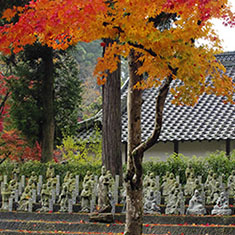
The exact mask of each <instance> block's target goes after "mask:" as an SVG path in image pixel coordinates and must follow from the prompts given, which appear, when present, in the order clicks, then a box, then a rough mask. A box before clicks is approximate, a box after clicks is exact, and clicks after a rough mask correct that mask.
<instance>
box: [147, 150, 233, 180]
mask: <svg viewBox="0 0 235 235" xmlns="http://www.w3.org/2000/svg"><path fill="white" fill-rule="evenodd" d="M188 165H191V166H192V168H193V169H194V172H195V175H196V176H199V175H201V176H202V181H203V182H205V180H206V178H207V176H208V172H209V170H210V169H212V170H213V171H214V172H215V173H217V175H222V174H224V175H225V178H228V176H229V175H230V174H231V172H232V170H233V169H235V151H233V152H232V153H231V155H230V157H228V156H226V154H225V152H219V151H218V152H215V153H213V154H210V155H209V156H207V157H196V156H194V157H192V158H189V157H185V156H184V155H182V154H179V155H171V156H169V157H168V159H167V160H166V161H157V162H152V161H149V162H145V163H143V171H144V174H146V173H147V172H148V171H151V172H154V174H155V175H159V176H163V175H165V174H166V172H167V171H169V172H173V173H174V175H175V176H177V175H178V176H179V177H180V182H181V183H183V184H184V183H186V177H185V170H186V168H187V166H188Z"/></svg>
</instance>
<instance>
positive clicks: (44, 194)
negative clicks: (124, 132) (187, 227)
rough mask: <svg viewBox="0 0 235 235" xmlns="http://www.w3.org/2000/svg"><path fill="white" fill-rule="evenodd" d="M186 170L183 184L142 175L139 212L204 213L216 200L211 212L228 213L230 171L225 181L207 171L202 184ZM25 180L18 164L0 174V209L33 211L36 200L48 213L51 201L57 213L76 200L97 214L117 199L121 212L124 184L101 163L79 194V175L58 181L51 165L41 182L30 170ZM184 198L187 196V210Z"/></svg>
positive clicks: (169, 175) (175, 179) (171, 178)
mask: <svg viewBox="0 0 235 235" xmlns="http://www.w3.org/2000/svg"><path fill="white" fill-rule="evenodd" d="M185 175H186V179H187V182H186V184H185V185H184V186H182V185H181V184H180V181H179V178H178V177H175V176H174V174H173V173H169V172H167V173H166V175H165V176H163V177H162V184H161V185H160V183H159V181H160V180H159V177H155V175H154V173H153V172H149V173H148V174H147V175H146V176H145V177H144V179H143V186H144V190H143V193H144V195H143V196H144V197H143V198H144V212H145V213H161V208H160V205H162V204H164V206H165V213H166V214H185V211H186V213H187V214H192V213H195V214H205V211H206V210H205V205H206V204H210V205H215V206H214V210H212V213H213V214H231V213H232V211H231V209H229V203H228V198H229V197H230V198H231V197H234V191H235V190H234V183H235V171H233V172H232V175H231V176H229V178H228V180H227V184H226V185H225V184H224V183H223V179H222V180H221V177H220V178H218V177H217V175H216V174H215V173H213V172H212V171H210V172H209V174H208V177H207V180H206V181H205V183H204V184H202V182H201V179H200V177H195V174H194V171H193V170H192V169H190V168H187V170H186V172H185ZM24 181H25V179H24V177H21V180H19V171H18V168H15V169H14V170H13V178H12V179H11V180H10V181H9V182H8V181H7V179H6V178H5V177H2V183H1V195H2V209H4V210H7V209H9V208H10V205H11V207H12V205H13V203H16V204H17V210H23V211H30V210H31V211H32V210H33V205H35V204H37V205H39V206H38V208H36V210H38V211H45V212H48V211H53V205H55V204H56V205H59V207H60V209H59V210H60V211H61V212H72V210H73V205H74V204H81V209H80V211H81V212H92V211H95V210H97V211H98V212H100V213H102V212H110V211H115V205H116V204H118V203H122V204H123V205H124V206H123V212H124V211H125V197H126V192H125V187H123V189H121V190H120V187H119V177H118V176H116V178H115V179H114V178H113V177H112V175H111V173H110V171H106V169H105V167H102V169H101V175H100V177H99V178H98V177H97V176H94V175H93V174H92V173H91V172H89V171H88V172H87V174H86V175H85V177H84V179H83V181H82V183H80V185H81V187H82V190H81V193H79V176H78V175H76V176H75V175H73V173H71V172H67V173H66V175H65V177H64V179H63V183H62V184H61V185H60V181H61V179H60V176H59V175H55V170H54V168H53V166H51V165H50V166H49V167H48V169H47V172H46V176H45V179H44V183H43V179H42V176H37V175H36V174H35V172H32V173H31V176H30V177H29V179H28V180H27V184H26V183H25V182H24ZM231 192H232V193H231ZM190 198H191V199H190ZM188 199H190V201H189V206H188V209H187V210H186V207H185V204H186V200H188ZM161 207H162V206H161Z"/></svg>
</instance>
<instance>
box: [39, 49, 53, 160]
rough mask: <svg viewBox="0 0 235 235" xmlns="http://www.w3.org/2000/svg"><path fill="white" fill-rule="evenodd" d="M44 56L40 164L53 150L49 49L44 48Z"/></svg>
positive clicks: (50, 53)
mask: <svg viewBox="0 0 235 235" xmlns="http://www.w3.org/2000/svg"><path fill="white" fill-rule="evenodd" d="M44 49H45V50H44V52H45V53H44V55H43V56H42V59H43V63H44V68H43V69H44V72H43V74H44V76H43V78H42V108H43V110H42V112H43V123H42V159H41V161H42V162H48V161H50V160H52V156H53V149H54V132H55V123H54V107H53V102H54V96H53V90H54V87H53V85H54V78H53V51H52V49H51V48H48V47H44Z"/></svg>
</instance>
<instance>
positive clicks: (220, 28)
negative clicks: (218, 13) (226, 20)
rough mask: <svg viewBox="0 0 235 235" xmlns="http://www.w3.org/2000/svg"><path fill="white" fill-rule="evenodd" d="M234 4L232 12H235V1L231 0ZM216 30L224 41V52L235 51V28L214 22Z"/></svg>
mask: <svg viewBox="0 0 235 235" xmlns="http://www.w3.org/2000/svg"><path fill="white" fill-rule="evenodd" d="M229 2H230V4H232V10H233V12H235V0H229ZM213 23H214V29H215V30H216V31H217V33H218V35H219V38H220V39H222V40H223V42H222V46H223V50H224V51H235V27H233V28H230V27H229V26H227V27H226V26H224V25H223V24H222V21H219V20H213Z"/></svg>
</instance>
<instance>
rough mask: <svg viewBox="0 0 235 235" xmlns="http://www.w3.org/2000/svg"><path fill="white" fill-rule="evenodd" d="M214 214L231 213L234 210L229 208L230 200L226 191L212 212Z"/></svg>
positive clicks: (222, 193)
mask: <svg viewBox="0 0 235 235" xmlns="http://www.w3.org/2000/svg"><path fill="white" fill-rule="evenodd" d="M211 214H212V215H231V214H232V210H231V209H229V201H228V198H227V197H226V194H225V192H221V193H220V196H219V197H218V199H217V201H216V204H215V206H214V208H213V210H212V212H211Z"/></svg>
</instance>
